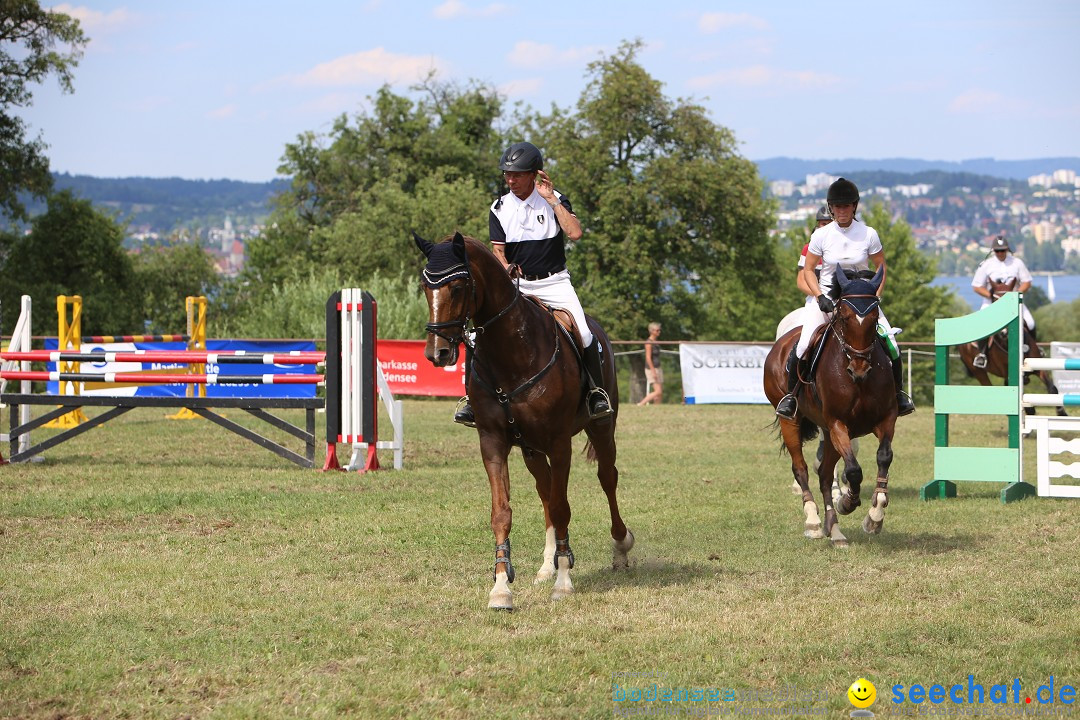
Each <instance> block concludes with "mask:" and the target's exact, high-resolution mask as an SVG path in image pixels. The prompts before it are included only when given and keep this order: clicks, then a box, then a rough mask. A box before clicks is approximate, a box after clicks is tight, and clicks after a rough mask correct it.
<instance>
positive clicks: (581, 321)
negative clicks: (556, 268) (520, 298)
mask: <svg viewBox="0 0 1080 720" xmlns="http://www.w3.org/2000/svg"><path fill="white" fill-rule="evenodd" d="M520 282H521V292H522V293H524V294H525V295H532V296H533V297H535V298H538V299H539V300H541V301H542V302H544V303H545V304H547V305H550V306H551V307H556V308H562V309H563V310H567V311H569V312H570V314H571V315H573V316H574V322H575V323H576V324H577V326H578V331H579V332H580V333H581V342H582V343H583V344H584V345H585V347H589V346H590V345H592V341H593V334H592V331H591V330H589V324H588V323H587V322H585V311H584V310H582V309H581V301H580V300H578V296H577V291H575V290H574V285H573V283H571V282H570V271H569V270H563V271H562V272H560V273H555V274H554V275H552V276H551V277H549V278H544V279H543V280H532V281H530V280H525V279H522V280H521V281H520Z"/></svg>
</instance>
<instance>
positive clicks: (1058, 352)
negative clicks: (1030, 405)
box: [1028, 342, 1080, 393]
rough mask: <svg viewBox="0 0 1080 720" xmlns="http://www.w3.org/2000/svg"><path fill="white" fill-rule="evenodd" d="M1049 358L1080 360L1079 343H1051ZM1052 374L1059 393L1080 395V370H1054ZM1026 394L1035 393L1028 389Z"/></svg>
mask: <svg viewBox="0 0 1080 720" xmlns="http://www.w3.org/2000/svg"><path fill="white" fill-rule="evenodd" d="M1050 357H1052V358H1065V359H1068V358H1080V343H1075V342H1052V343H1050ZM1052 374H1053V377H1054V384H1055V385H1057V389H1058V392H1059V393H1080V370H1054V371H1053V373H1052ZM1028 392H1035V391H1034V390H1031V389H1029V390H1028ZM1040 392H1041V391H1040Z"/></svg>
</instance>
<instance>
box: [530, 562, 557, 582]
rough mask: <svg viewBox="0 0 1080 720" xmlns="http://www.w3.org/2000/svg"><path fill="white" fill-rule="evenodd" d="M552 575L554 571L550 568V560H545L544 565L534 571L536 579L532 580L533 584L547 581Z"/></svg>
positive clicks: (553, 575)
mask: <svg viewBox="0 0 1080 720" xmlns="http://www.w3.org/2000/svg"><path fill="white" fill-rule="evenodd" d="M553 577H555V571H554V570H552V569H551V562H550V561H549V562H545V563H544V566H543V567H542V568H540V569H539V570H537V571H536V579H535V580H533V585H539V584H540V583H543V582H547V581H548V580H550V579H551V578H553Z"/></svg>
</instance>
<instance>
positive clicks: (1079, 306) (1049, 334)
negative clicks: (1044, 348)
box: [1033, 298, 1080, 342]
mask: <svg viewBox="0 0 1080 720" xmlns="http://www.w3.org/2000/svg"><path fill="white" fill-rule="evenodd" d="M1033 314H1034V315H1035V326H1036V327H1037V328H1038V330H1039V341H1040V342H1050V341H1052V340H1057V341H1058V342H1080V298H1077V299H1076V300H1073V301H1072V302H1069V303H1064V302H1058V303H1054V304H1052V305H1045V306H1043V307H1041V308H1039V309H1038V310H1035V311H1034V313H1033Z"/></svg>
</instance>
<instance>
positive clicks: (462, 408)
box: [454, 345, 476, 427]
mask: <svg viewBox="0 0 1080 720" xmlns="http://www.w3.org/2000/svg"><path fill="white" fill-rule="evenodd" d="M471 375H472V349H471V348H470V347H469V346H468V345H466V346H465V383H466V384H465V392H466V395H465V397H463V398H461V400H459V401H458V408H457V410H456V411H455V412H454V422H456V423H461V424H462V425H465V426H466V427H476V415H474V414H473V409H472V405H470V404H469V396H468V394H467V393H468V392H469V386H468V382H469V377H470V376H471Z"/></svg>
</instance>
